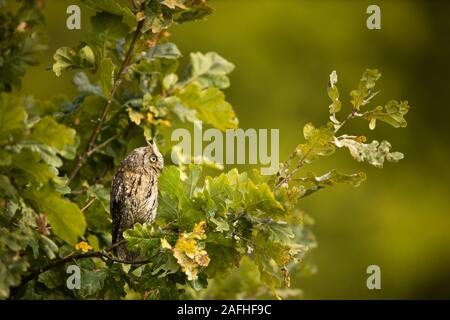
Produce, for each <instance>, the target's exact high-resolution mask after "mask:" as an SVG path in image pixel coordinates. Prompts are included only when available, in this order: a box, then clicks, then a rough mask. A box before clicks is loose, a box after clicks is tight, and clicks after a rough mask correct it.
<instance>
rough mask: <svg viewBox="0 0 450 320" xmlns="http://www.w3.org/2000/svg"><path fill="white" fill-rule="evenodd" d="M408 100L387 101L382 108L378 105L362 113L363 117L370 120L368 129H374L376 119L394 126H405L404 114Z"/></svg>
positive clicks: (406, 111)
mask: <svg viewBox="0 0 450 320" xmlns="http://www.w3.org/2000/svg"><path fill="white" fill-rule="evenodd" d="M408 110H409V105H408V101H402V102H398V101H396V100H391V101H389V102H388V103H387V104H386V105H385V106H384V108H383V107H382V106H378V107H377V108H375V109H374V110H372V111H369V112H366V113H364V118H366V119H367V120H369V121H370V129H371V130H373V129H375V126H376V122H377V120H379V121H383V122H386V123H387V124H390V125H391V126H393V127H394V128H405V127H406V126H407V122H406V119H405V118H404V116H405V115H406V114H407V113H408Z"/></svg>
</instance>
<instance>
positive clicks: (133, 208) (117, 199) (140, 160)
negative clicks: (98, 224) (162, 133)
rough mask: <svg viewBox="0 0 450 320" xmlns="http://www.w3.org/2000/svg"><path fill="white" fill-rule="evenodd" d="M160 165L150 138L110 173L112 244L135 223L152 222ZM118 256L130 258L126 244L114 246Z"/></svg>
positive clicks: (160, 156) (133, 256) (161, 162)
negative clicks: (145, 145)
mask: <svg viewBox="0 0 450 320" xmlns="http://www.w3.org/2000/svg"><path fill="white" fill-rule="evenodd" d="M163 167H164V158H163V156H162V155H161V153H160V152H159V150H158V148H157V146H156V144H155V143H154V142H151V143H149V145H148V146H147V147H141V148H137V149H134V150H133V151H132V152H131V153H130V154H129V155H128V156H127V157H126V158H125V159H124V160H122V162H121V164H120V167H119V169H118V170H117V172H116V174H115V175H114V178H113V181H112V186H111V203H110V212H111V217H112V242H113V245H114V244H116V243H117V242H120V241H121V240H122V239H123V235H122V233H123V232H124V231H125V230H127V229H129V228H132V227H133V225H134V224H135V223H138V222H139V223H144V222H146V223H152V222H153V221H154V220H155V217H156V209H157V207H158V179H159V176H160V174H161V171H162V169H163ZM114 252H115V254H116V256H117V257H118V258H120V259H122V260H127V261H130V260H133V259H134V258H135V255H134V254H132V253H130V252H129V251H127V249H126V244H125V243H123V244H119V245H117V246H116V247H115V248H114Z"/></svg>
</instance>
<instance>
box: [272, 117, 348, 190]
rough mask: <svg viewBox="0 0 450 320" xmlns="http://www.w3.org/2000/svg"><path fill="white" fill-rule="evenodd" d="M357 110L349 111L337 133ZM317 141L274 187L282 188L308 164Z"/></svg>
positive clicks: (290, 158) (336, 129) (336, 130)
mask: <svg viewBox="0 0 450 320" xmlns="http://www.w3.org/2000/svg"><path fill="white" fill-rule="evenodd" d="M356 113H357V110H356V109H353V110H352V112H350V113H349V115H348V116H347V118H345V119H344V120H343V121H342V122H341V123H340V124H339V126H337V127H336V128H335V130H334V134H336V133H337V132H338V131H339V130H340V129H341V128H342V127H343V126H344V125H345V124H346V123H347V121H349V120H350V119H353V118H354V117H355V116H356ZM316 144H317V142H316V143H314V144H313V145H312V146H311V147H310V148H309V150H308V151H307V152H306V153H305V154H304V155H303V156H302V158H301V159H300V160H299V161H298V162H297V166H296V167H295V168H294V169H293V170H292V171H291V172H289V174H287V175H286V177H284V178H283V179H282V180H281V181H280V182H279V183H277V185H276V186H275V187H274V190H276V189H278V188H280V187H281V186H282V185H283V184H284V183H286V182H288V181H290V180H291V179H292V177H293V176H294V175H295V174H296V173H297V172H298V171H299V170H300V169H301V168H302V167H303V166H304V165H305V164H306V162H305V160H306V157H307V156H308V155H309V154H310V153H311V151H312V150H313V149H314V147H315V146H316ZM295 152H296V151H294V152H293V153H292V154H291V156H290V157H289V160H292V159H293V158H294V157H293V156H292V155H294V154H295Z"/></svg>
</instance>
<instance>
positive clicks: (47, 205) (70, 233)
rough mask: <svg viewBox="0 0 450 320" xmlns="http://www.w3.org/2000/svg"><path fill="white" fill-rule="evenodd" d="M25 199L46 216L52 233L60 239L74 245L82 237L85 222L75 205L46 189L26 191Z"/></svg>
mask: <svg viewBox="0 0 450 320" xmlns="http://www.w3.org/2000/svg"><path fill="white" fill-rule="evenodd" d="M25 197H26V198H27V199H29V200H30V201H32V202H33V203H34V204H35V206H36V207H37V208H38V210H39V211H40V212H42V213H44V214H45V215H46V216H47V218H48V221H49V223H50V226H51V228H52V229H51V230H52V232H53V233H54V234H55V235H56V236H58V237H59V238H60V239H62V240H64V241H65V242H67V243H68V244H71V245H74V244H75V243H77V242H78V238H80V237H82V236H83V235H84V232H85V230H86V220H85V218H84V215H83V213H82V212H81V210H80V208H78V206H77V205H76V204H75V203H73V202H71V201H69V200H67V199H64V198H62V197H61V196H60V195H59V194H58V193H56V192H54V191H51V190H49V189H46V188H43V189H40V190H28V191H27V192H26V194H25Z"/></svg>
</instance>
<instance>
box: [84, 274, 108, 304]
mask: <svg viewBox="0 0 450 320" xmlns="http://www.w3.org/2000/svg"><path fill="white" fill-rule="evenodd" d="M107 277H108V270H107V269H100V270H86V269H84V268H83V269H81V284H82V285H81V287H80V289H78V290H77V293H78V295H80V296H81V297H82V298H87V297H91V296H94V295H95V294H97V293H98V292H99V291H100V290H102V289H103V286H104V283H105V280H106V278H107Z"/></svg>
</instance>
